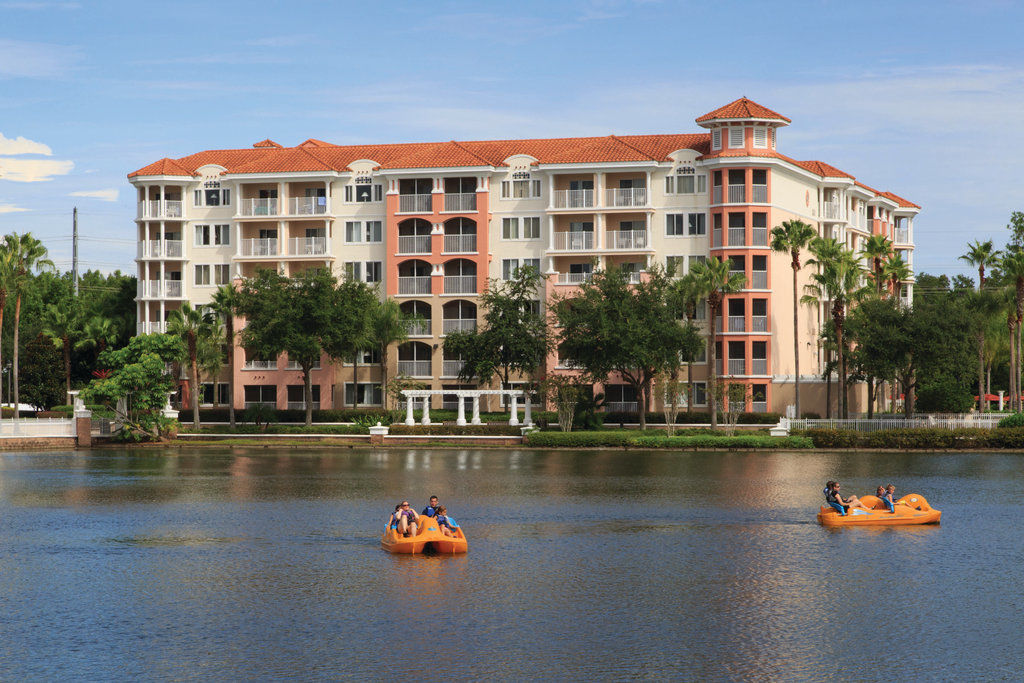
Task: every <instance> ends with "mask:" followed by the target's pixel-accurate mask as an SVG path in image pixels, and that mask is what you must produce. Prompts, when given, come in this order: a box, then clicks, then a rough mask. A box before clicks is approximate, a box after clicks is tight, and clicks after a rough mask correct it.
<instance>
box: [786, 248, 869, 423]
mask: <svg viewBox="0 0 1024 683" xmlns="http://www.w3.org/2000/svg"><path fill="white" fill-rule="evenodd" d="M811 251H812V252H813V253H814V258H813V259H811V260H810V261H808V263H811V264H813V265H815V266H817V267H818V272H816V273H814V274H812V275H811V282H810V283H808V284H806V285H804V291H805V292H806V293H805V294H804V296H803V298H802V299H801V300H802V301H803V302H804V303H808V304H814V305H816V306H817V305H821V304H826V303H827V304H829V306H830V309H831V310H830V313H831V317H832V324H833V325H834V327H835V333H836V347H837V349H838V353H839V398H840V401H839V405H840V410H839V412H840V417H842V418H848V417H849V416H850V411H849V406H848V405H847V391H846V389H847V387H846V374H847V373H846V353H845V351H846V342H845V340H844V339H843V331H844V330H843V326H844V323H845V321H846V312H847V308H848V307H849V305H850V303H851V302H853V301H857V300H859V299H860V298H862V297H863V295H864V286H863V285H862V284H861V279H862V276H863V273H864V270H863V268H862V267H861V264H860V259H858V258H857V256H856V255H854V253H853V252H852V251H850V250H849V249H847V248H846V247H844V246H842V245H840V244H839V243H838V242H836V240H832V239H828V240H826V239H822V238H818V239H816V240H815V241H814V242H813V243H812V244H811Z"/></svg>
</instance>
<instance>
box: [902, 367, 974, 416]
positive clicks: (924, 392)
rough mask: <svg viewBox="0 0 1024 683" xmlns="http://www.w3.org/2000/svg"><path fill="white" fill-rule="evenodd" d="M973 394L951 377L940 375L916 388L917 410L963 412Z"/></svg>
mask: <svg viewBox="0 0 1024 683" xmlns="http://www.w3.org/2000/svg"><path fill="white" fill-rule="evenodd" d="M973 405H974V395H973V394H972V393H971V391H970V390H969V389H968V388H966V387H964V386H963V385H962V384H960V383H959V382H957V381H956V380H954V379H953V378H952V377H947V376H943V375H940V376H938V377H935V378H933V379H932V381H930V382H927V383H924V384H922V385H921V386H920V387H918V389H917V403H916V406H917V410H919V411H921V412H923V413H965V412H967V411H968V410H970V409H971V406H973Z"/></svg>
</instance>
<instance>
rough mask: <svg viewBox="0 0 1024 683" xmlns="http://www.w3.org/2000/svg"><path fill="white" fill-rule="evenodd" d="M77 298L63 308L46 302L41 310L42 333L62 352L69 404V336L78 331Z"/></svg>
mask: <svg viewBox="0 0 1024 683" xmlns="http://www.w3.org/2000/svg"><path fill="white" fill-rule="evenodd" d="M78 315H79V314H78V299H72V301H71V306H69V307H68V308H66V309H65V308H63V307H60V306H57V305H56V304H47V306H46V309H45V310H44V311H43V330H42V332H43V334H45V335H46V336H47V337H49V338H50V339H51V340H52V341H53V343H54V345H55V346H57V347H58V348H60V349H61V350H63V352H64V390H65V395H66V396H67V405H71V393H70V392H71V338H72V337H74V336H75V335H76V334H77V332H78V322H79V321H78Z"/></svg>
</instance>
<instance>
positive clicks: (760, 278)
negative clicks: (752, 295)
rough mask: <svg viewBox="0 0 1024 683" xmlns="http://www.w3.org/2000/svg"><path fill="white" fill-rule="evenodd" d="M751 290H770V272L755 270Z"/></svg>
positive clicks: (752, 275)
mask: <svg viewBox="0 0 1024 683" xmlns="http://www.w3.org/2000/svg"><path fill="white" fill-rule="evenodd" d="M750 288H751V289H768V271H767V270H755V271H754V272H753V273H751V280H750Z"/></svg>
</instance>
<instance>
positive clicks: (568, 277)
mask: <svg viewBox="0 0 1024 683" xmlns="http://www.w3.org/2000/svg"><path fill="white" fill-rule="evenodd" d="M593 277H594V274H593V273H559V274H558V284H560V285H578V284H581V283H584V282H590V280H591V279H592V278H593Z"/></svg>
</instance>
